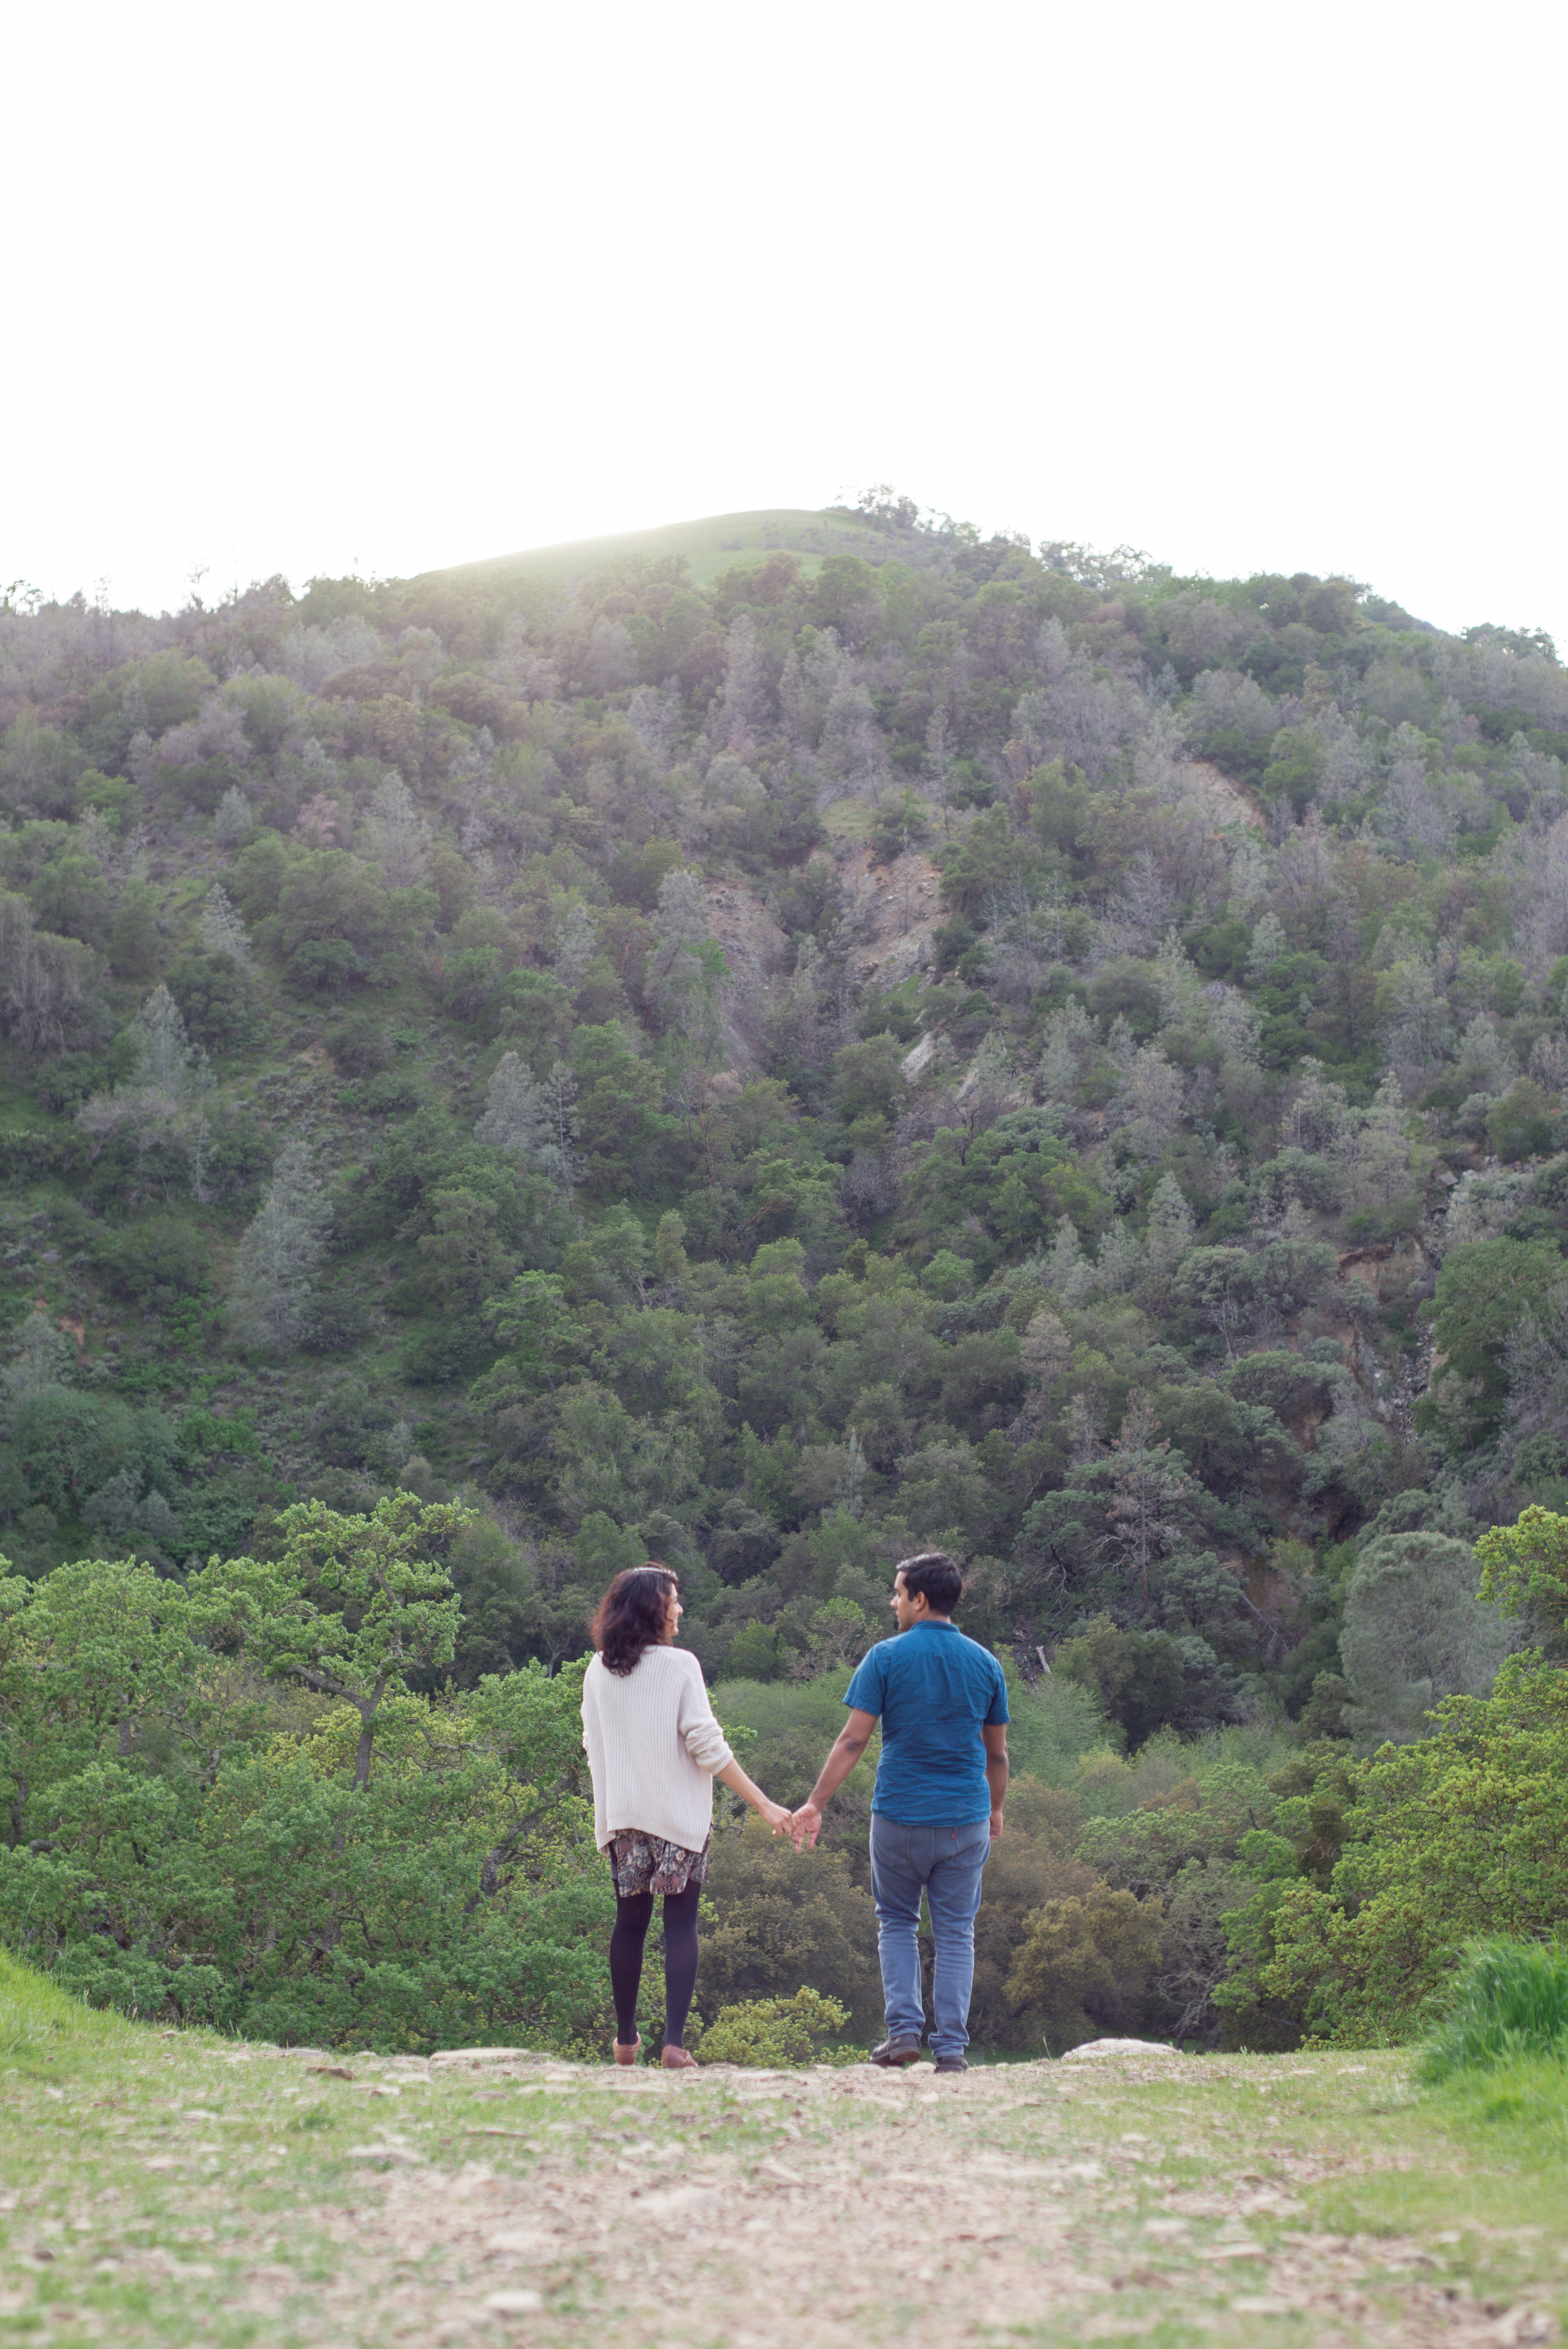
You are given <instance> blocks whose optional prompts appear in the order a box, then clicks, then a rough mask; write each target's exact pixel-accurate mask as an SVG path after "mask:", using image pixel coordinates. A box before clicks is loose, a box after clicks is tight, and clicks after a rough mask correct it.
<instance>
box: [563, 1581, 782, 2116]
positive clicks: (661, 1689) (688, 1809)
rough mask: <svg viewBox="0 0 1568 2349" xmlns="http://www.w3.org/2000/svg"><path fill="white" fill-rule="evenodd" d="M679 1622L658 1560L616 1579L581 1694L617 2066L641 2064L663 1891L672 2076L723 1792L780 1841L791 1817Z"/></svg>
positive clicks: (692, 1985)
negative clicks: (603, 1874)
mask: <svg viewBox="0 0 1568 2349" xmlns="http://www.w3.org/2000/svg"><path fill="white" fill-rule="evenodd" d="M683 1612H684V1609H682V1606H681V1602H680V1593H679V1590H678V1588H677V1587H676V1578H675V1576H674V1575H673V1574H672V1573H671V1572H670V1569H669V1568H668V1567H667V1566H664V1565H662V1564H661V1563H660V1562H659V1561H658V1560H657V1559H656V1558H651V1559H650V1560H649V1561H648V1563H647V1564H646V1565H645V1566H634V1567H630V1568H627V1570H626V1572H625V1573H624V1574H618V1575H617V1576H616V1577H615V1579H614V1582H613V1583H612V1584H611V1585H610V1588H609V1589H608V1590H606V1592H605V1593H604V1596H603V1599H601V1600H600V1601H599V1608H598V1612H597V1613H596V1614H595V1615H594V1618H593V1627H592V1637H593V1645H594V1647H595V1649H596V1650H597V1651H598V1652H597V1653H596V1654H595V1655H594V1657H593V1660H592V1661H591V1662H590V1664H589V1666H588V1670H587V1671H586V1673H585V1674H584V1676H583V1745H584V1746H585V1747H586V1749H587V1753H588V1767H589V1770H590V1772H591V1773H592V1775H593V1840H594V1842H595V1843H596V1844H597V1845H598V1847H599V1848H600V1850H601V1851H603V1852H607V1853H608V1854H609V1858H610V1868H611V1872H612V1874H613V1875H614V1880H615V1927H614V1931H613V1932H612V1934H611V1936H610V1986H611V1989H612V1991H613V1992H614V2000H615V2061H616V2063H617V2064H634V2063H635V2062H636V2060H637V2049H638V2046H639V2044H641V2043H640V2041H639V2039H638V2035H637V1989H638V1985H639V1983H640V1982H641V1981H642V1979H643V1944H644V1942H645V1940H647V1936H648V1924H649V1920H651V1918H652V1916H653V1913H654V1895H655V1892H662V1893H663V1895H664V1900H665V2039H664V2053H663V2057H662V2061H663V2064H664V2068H665V2071H666V2072H681V2071H686V2070H687V2069H689V2068H690V2066H691V2065H692V2064H694V2063H695V2061H696V2058H695V2057H694V2056H692V2055H690V2054H687V2052H686V2048H685V2047H683V2046H682V2044H681V2041H682V2038H683V2036H684V2035H685V2032H686V2015H687V2013H689V2011H690V2008H691V2000H692V1992H693V1991H694V1990H695V1989H696V1905H697V1901H698V1899H699V1897H700V1894H701V1888H702V1885H703V1883H704V1882H705V1880H706V1878H707V1846H708V1837H709V1835H710V1833H711V1830H712V1826H713V1782H714V1780H715V1779H716V1778H717V1780H718V1781H719V1784H720V1785H725V1786H729V1787H731V1788H733V1790H734V1792H735V1793H736V1794H738V1795H741V1796H743V1797H744V1799H745V1800H746V1801H747V1802H748V1803H750V1804H751V1805H752V1806H753V1807H754V1808H755V1809H757V1810H758V1811H760V1812H761V1814H762V1816H763V1817H764V1818H765V1819H766V1820H767V1821H768V1824H769V1826H770V1827H771V1828H772V1829H773V1831H774V1833H775V1834H777V1833H778V1832H779V1828H781V1827H782V1826H785V1825H786V1824H787V1823H788V1821H789V1812H788V1811H787V1810H785V1809H784V1808H783V1806H782V1805H780V1804H779V1803H770V1802H769V1799H768V1797H767V1795H765V1794H764V1793H763V1792H762V1789H761V1788H760V1787H759V1786H754V1785H752V1783H751V1780H750V1779H749V1778H748V1776H747V1775H746V1773H745V1771H744V1770H743V1769H742V1768H741V1766H740V1764H739V1763H738V1761H737V1760H736V1758H735V1756H734V1754H732V1753H731V1752H730V1750H729V1748H728V1746H727V1744H725V1740H724V1732H723V1730H722V1729H720V1727H719V1725H718V1723H717V1721H716V1720H715V1719H714V1713H713V1707H712V1705H711V1704H709V1702H708V1701H707V1689H706V1688H705V1687H704V1685H703V1678H702V1666H701V1665H700V1664H699V1663H698V1662H697V1660H696V1657H695V1656H694V1655H693V1654H692V1653H691V1652H690V1651H689V1650H687V1649H681V1648H676V1647H675V1646H674V1645H673V1644H672V1643H673V1641H674V1640H675V1636H676V1629H677V1628H678V1626H679V1623H680V1619H681V1616H682V1613H683Z"/></svg>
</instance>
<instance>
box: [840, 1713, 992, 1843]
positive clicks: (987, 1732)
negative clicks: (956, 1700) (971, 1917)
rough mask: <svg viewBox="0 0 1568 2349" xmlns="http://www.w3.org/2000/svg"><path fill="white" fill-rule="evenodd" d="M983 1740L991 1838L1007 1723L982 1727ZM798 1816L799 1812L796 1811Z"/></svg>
mask: <svg viewBox="0 0 1568 2349" xmlns="http://www.w3.org/2000/svg"><path fill="white" fill-rule="evenodd" d="M980 1734H981V1736H982V1737H983V1738H984V1739H985V1784H986V1785H987V1786H989V1788H990V1789H991V1838H992V1841H993V1842H995V1838H996V1837H998V1836H999V1835H1000V1834H1001V1832H1002V1798H1003V1796H1004V1795H1006V1791H1007V1724H1006V1722H1005V1721H999V1722H998V1723H996V1725H995V1728H994V1729H992V1728H990V1727H986V1728H983V1729H982V1730H981V1732H980ZM796 1816H797V1817H799V1812H797V1813H796Z"/></svg>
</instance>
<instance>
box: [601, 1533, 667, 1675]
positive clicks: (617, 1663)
mask: <svg viewBox="0 0 1568 2349" xmlns="http://www.w3.org/2000/svg"><path fill="white" fill-rule="evenodd" d="M675 1588H676V1578H675V1576H674V1575H673V1574H672V1573H671V1572H670V1570H669V1568H668V1567H667V1566H665V1563H664V1561H663V1559H662V1558H656V1557H651V1558H649V1560H648V1562H647V1564H646V1565H645V1566H630V1567H628V1568H626V1569H625V1571H624V1573H623V1574H618V1575H617V1576H616V1577H615V1579H614V1582H613V1583H612V1584H611V1585H610V1588H609V1589H608V1590H606V1592H605V1593H604V1596H603V1599H601V1600H600V1601H599V1605H598V1608H597V1609H596V1610H595V1612H594V1616H593V1622H592V1623H591V1624H590V1625H589V1627H588V1637H589V1638H590V1639H591V1640H593V1645H594V1646H595V1647H596V1648H597V1649H598V1651H599V1653H600V1655H601V1656H602V1657H603V1660H604V1668H605V1670H606V1671H612V1672H614V1673H616V1674H618V1675H619V1676H620V1677H622V1678H624V1676H625V1674H626V1673H627V1672H630V1671H635V1669H636V1667H637V1665H638V1664H640V1663H641V1662H642V1661H643V1657H644V1655H645V1652H646V1651H647V1650H648V1649H649V1648H656V1647H659V1646H661V1645H662V1644H663V1641H664V1637H665V1621H666V1619H667V1618H668V1612H669V1603H670V1594H671V1593H672V1591H674V1589H675Z"/></svg>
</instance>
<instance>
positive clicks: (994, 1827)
mask: <svg viewBox="0 0 1568 2349" xmlns="http://www.w3.org/2000/svg"><path fill="white" fill-rule="evenodd" d="M1001 1832H1002V1814H1001V1812H1000V1811H993V1812H992V1814H991V1840H992V1842H993V1843H995V1840H996V1838H997V1837H998V1836H999V1835H1000V1834H1001Z"/></svg>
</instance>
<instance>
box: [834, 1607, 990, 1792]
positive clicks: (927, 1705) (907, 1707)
mask: <svg viewBox="0 0 1568 2349" xmlns="http://www.w3.org/2000/svg"><path fill="white" fill-rule="evenodd" d="M844 1702H845V1703H846V1704H847V1705H850V1706H851V1707H852V1708H853V1709H854V1710H855V1711H856V1712H857V1713H875V1714H876V1715H877V1716H878V1718H879V1719H880V1720H881V1722H882V1759H881V1761H880V1762H879V1763H878V1764H877V1783H876V1789H875V1791H874V1793H873V1794H872V1810H873V1811H880V1812H881V1813H882V1816H883V1817H884V1818H889V1819H896V1820H897V1821H898V1822H899V1824H900V1826H908V1827H923V1826H943V1827H946V1826H968V1825H969V1824H971V1823H972V1822H973V1821H974V1820H975V1819H988V1818H989V1817H990V1816H991V1790H990V1788H989V1787H988V1786H987V1785H986V1783H985V1740H984V1738H983V1737H982V1736H981V1734H980V1732H981V1730H982V1728H986V1729H991V1728H995V1725H996V1724H997V1723H999V1722H1003V1721H1006V1718H1007V1683H1006V1680H1005V1679H1004V1678H1003V1676H1002V1667H1001V1665H1000V1664H999V1663H998V1662H997V1661H996V1659H995V1656H993V1655H991V1654H989V1653H988V1652H987V1651H986V1650H985V1649H984V1648H982V1647H981V1646H980V1645H979V1644H978V1642H977V1641H976V1640H967V1639H965V1636H964V1634H963V1632H962V1631H960V1630H958V1629H957V1628H956V1626H955V1625H954V1624H952V1623H913V1624H912V1625H911V1626H910V1628H909V1630H907V1631H901V1632H900V1633H899V1635H898V1637H897V1638H896V1639H895V1640H879V1641H878V1643H877V1645H876V1646H875V1647H874V1648H873V1649H872V1651H871V1652H870V1654H869V1655H868V1656H867V1657H866V1658H865V1660H864V1661H863V1662H862V1663H861V1666H860V1668H859V1670H858V1671H856V1673H855V1676H854V1678H853V1680H852V1681H851V1682H850V1685H849V1688H848V1690H847V1692H846V1693H845V1696H844Z"/></svg>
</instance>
